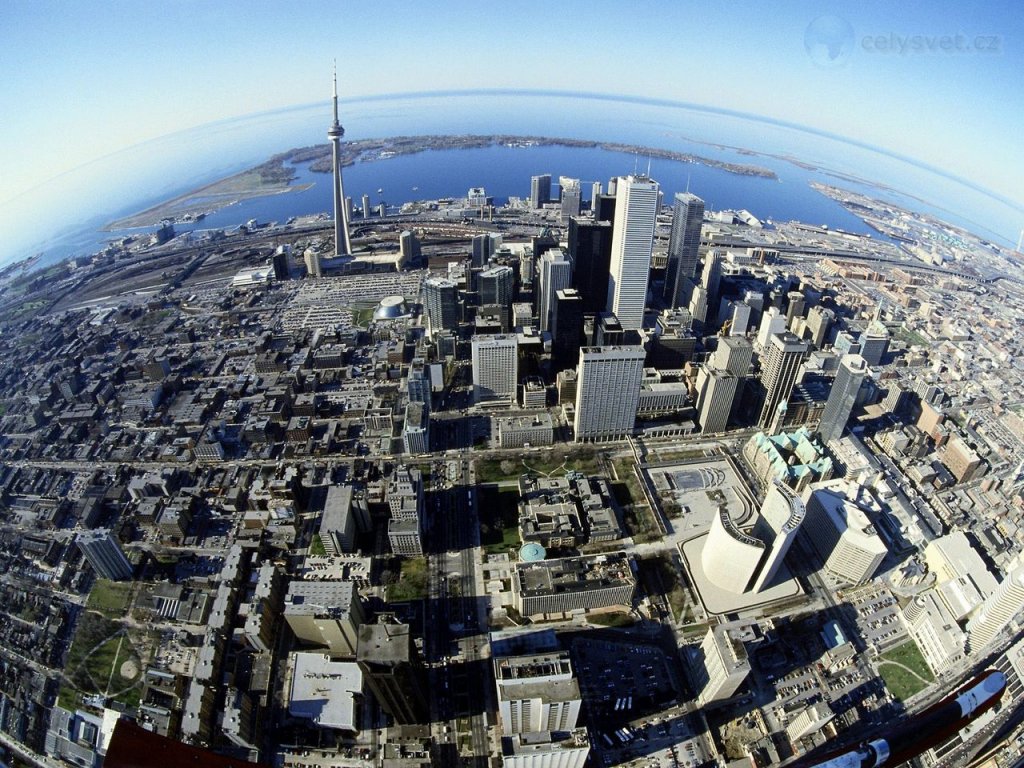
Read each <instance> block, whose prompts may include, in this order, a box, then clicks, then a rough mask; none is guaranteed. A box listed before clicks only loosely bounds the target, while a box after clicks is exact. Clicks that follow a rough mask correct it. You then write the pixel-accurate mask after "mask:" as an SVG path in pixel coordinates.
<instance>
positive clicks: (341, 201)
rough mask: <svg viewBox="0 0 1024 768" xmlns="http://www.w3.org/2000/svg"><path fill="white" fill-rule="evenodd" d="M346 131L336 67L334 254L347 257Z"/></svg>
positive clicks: (330, 133) (329, 131) (332, 133)
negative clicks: (340, 111)
mask: <svg viewBox="0 0 1024 768" xmlns="http://www.w3.org/2000/svg"><path fill="white" fill-rule="evenodd" d="M344 135H345V129H344V128H342V127H341V123H339V122H338V67H337V65H335V67H334V122H333V123H332V124H331V127H330V128H328V129H327V138H328V139H330V140H331V155H332V156H333V158H334V253H335V255H337V256H345V255H348V254H351V253H352V243H351V241H350V240H349V239H348V211H347V210H346V208H345V187H344V186H343V185H342V183H341V137H342V136H344Z"/></svg>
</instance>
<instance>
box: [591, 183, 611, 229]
mask: <svg viewBox="0 0 1024 768" xmlns="http://www.w3.org/2000/svg"><path fill="white" fill-rule="evenodd" d="M594 221H607V222H609V223H610V222H613V221H615V194H614V192H613V191H612V186H611V184H609V185H608V192H607V193H606V194H603V195H598V196H597V200H596V202H595V203H594Z"/></svg>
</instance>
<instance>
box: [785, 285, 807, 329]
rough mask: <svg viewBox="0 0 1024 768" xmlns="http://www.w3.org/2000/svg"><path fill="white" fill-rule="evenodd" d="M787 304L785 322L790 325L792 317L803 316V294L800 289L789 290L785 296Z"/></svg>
mask: <svg viewBox="0 0 1024 768" xmlns="http://www.w3.org/2000/svg"><path fill="white" fill-rule="evenodd" d="M786 298H787V299H788V300H789V306H788V307H787V308H786V323H787V324H788V325H789V326H790V327H792V326H793V318H796V317H803V316H804V295H803V293H802V292H801V291H790V292H789V293H788V294H787V297H786Z"/></svg>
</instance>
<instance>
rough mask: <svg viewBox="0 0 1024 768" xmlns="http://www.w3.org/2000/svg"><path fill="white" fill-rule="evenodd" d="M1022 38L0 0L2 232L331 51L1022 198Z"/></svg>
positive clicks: (653, 13)
mask: <svg viewBox="0 0 1024 768" xmlns="http://www.w3.org/2000/svg"><path fill="white" fill-rule="evenodd" d="M830 43H831V46H832V47H829V44H830ZM1022 44H1024V13H1021V12H1020V6H1019V5H1018V4H1017V3H1016V2H1003V3H980V4H973V3H963V2H957V3H950V2H917V1H916V0H907V1H904V2H899V3H892V2H891V0H887V1H886V2H875V1H874V0H868V2H862V3H858V4H857V5H856V6H851V5H849V4H847V3H840V2H828V1H826V2H801V1H800V0H793V1H791V2H779V3H774V4H764V3H754V2H744V1H742V0H734V1H733V2H729V3H716V2H703V3H694V2H688V1H686V0H661V1H660V2H647V1H646V0H616V1H612V0H586V1H585V2H575V1H574V0H560V1H559V2H551V1H550V0H544V1H543V2H534V1H533V0H513V1H512V2H506V3H500V4H499V3H489V2H482V1H481V0H474V1H473V2H463V0H444V2H440V3H435V2H426V1H422V2H421V1H414V0H408V1H402V0H376V1H375V2H372V3H369V2H352V0H332V1H331V2H314V1H313V0H297V1H296V2H288V3H281V2H263V1H261V0H245V1H244V2H243V1H242V0H217V1H216V2H214V1H212V0H207V1H205V2H199V1H198V0H174V1H172V0H164V1H163V2H156V1H155V0H153V1H151V2H150V1H146V0H91V1H90V2H72V0H61V1H58V0H4V2H2V3H0V72H2V73H3V76H2V77H0V115H2V116H3V117H2V119H0V236H2V235H3V227H4V221H5V218H4V215H3V214H4V209H5V207H7V208H8V209H11V210H13V209H14V208H16V205H15V204H16V203H17V201H18V199H19V197H20V196H22V195H24V194H25V193H26V192H27V191H29V190H32V189H33V188H37V187H38V186H39V185H41V184H44V183H46V182H47V181H49V180H51V179H53V178H55V177H57V176H59V175H61V174H63V173H66V172H67V171H70V170H72V169H73V168H76V167H78V166H81V165H83V164H85V163H88V162H90V161H92V160H95V159H97V158H100V157H103V156H106V155H109V154H111V153H114V152H117V151H119V150H121V149H123V148H125V147H128V146H132V145H135V144H138V143H141V142H144V141H147V140H150V139H153V138H156V137H159V136H162V135H166V134H170V133H174V132H176V131H180V130H183V129H186V128H190V127H193V126H197V125H202V124H205V123H209V122H213V121H216V120H222V119H225V118H230V117H235V116H239V115H245V114H251V113H254V112H260V111H264V110H270V109H276V108H281V107H286V106H290V105H296V104H304V103H310V102H314V101H320V100H323V99H324V98H325V96H326V95H327V94H326V93H325V91H326V89H327V87H328V86H329V83H328V82H326V78H327V75H326V71H327V70H328V69H329V67H330V62H331V61H332V60H333V59H337V62H338V70H339V80H340V90H341V93H342V95H343V96H350V97H358V96H370V95H379V94H391V93H412V92H421V91H431V90H440V89H455V90H462V89H479V88H513V89H555V90H564V91H569V92H579V91H585V92H591V93H608V94H617V95H627V96H637V97H646V98H657V99H667V100H674V101H683V102H688V103H693V104H697V105H703V106H708V107H715V108H722V109H729V110H736V111H740V112H746V113H751V114H754V115H759V116H764V117H768V118H772V119H777V120H785V121H788V122H792V123H796V124H800V125H805V126H808V127H810V128H813V129H817V130H823V131H828V132H831V133H834V134H837V135H839V136H843V137H848V138H852V139H855V140H857V141H859V142H863V143H867V144H870V145H873V146H877V147H880V148H882V149H884V150H887V151H890V152H893V153H896V154H899V155H903V156H907V157H909V158H911V159H913V160H916V161H919V162H923V163H925V164H928V165H931V166H934V167H937V168H940V169H942V170H944V171H946V172H948V173H950V174H952V175H955V176H960V177H964V178H968V179H970V180H971V181H972V182H974V183H976V184H978V185H980V186H982V187H984V188H987V189H990V190H992V191H993V192H994V193H996V194H997V195H1000V196H1002V197H1003V198H1006V199H1009V200H1011V201H1012V202H1014V203H1016V204H1017V205H1024V184H1022V183H1021V181H1020V169H1022V168H1024V132H1022V131H1021V130H1020V129H1019V128H1018V127H1017V123H1018V122H1019V120H1020V116H1021V115H1022V114H1024V87H1022V82H1021V76H1020V73H1021V72H1024V45H1022ZM909 191H911V192H913V191H914V190H909ZM1022 226H1024V222H1022Z"/></svg>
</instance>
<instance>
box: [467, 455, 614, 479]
mask: <svg viewBox="0 0 1024 768" xmlns="http://www.w3.org/2000/svg"><path fill="white" fill-rule="evenodd" d="M475 469H476V479H477V482H478V483H499V482H502V481H504V480H518V479H519V476H520V475H523V474H525V473H527V472H532V473H534V474H538V475H549V474H555V475H564V474H565V473H566V472H568V471H569V470H576V471H577V472H582V473H583V474H585V475H596V474H599V467H598V464H597V455H596V454H595V453H592V452H580V453H577V454H571V453H566V452H565V451H564V450H553V451H531V452H529V453H525V454H517V455H515V456H514V457H513V456H510V457H509V458H505V459H485V460H481V461H478V462H476V468H475Z"/></svg>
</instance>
